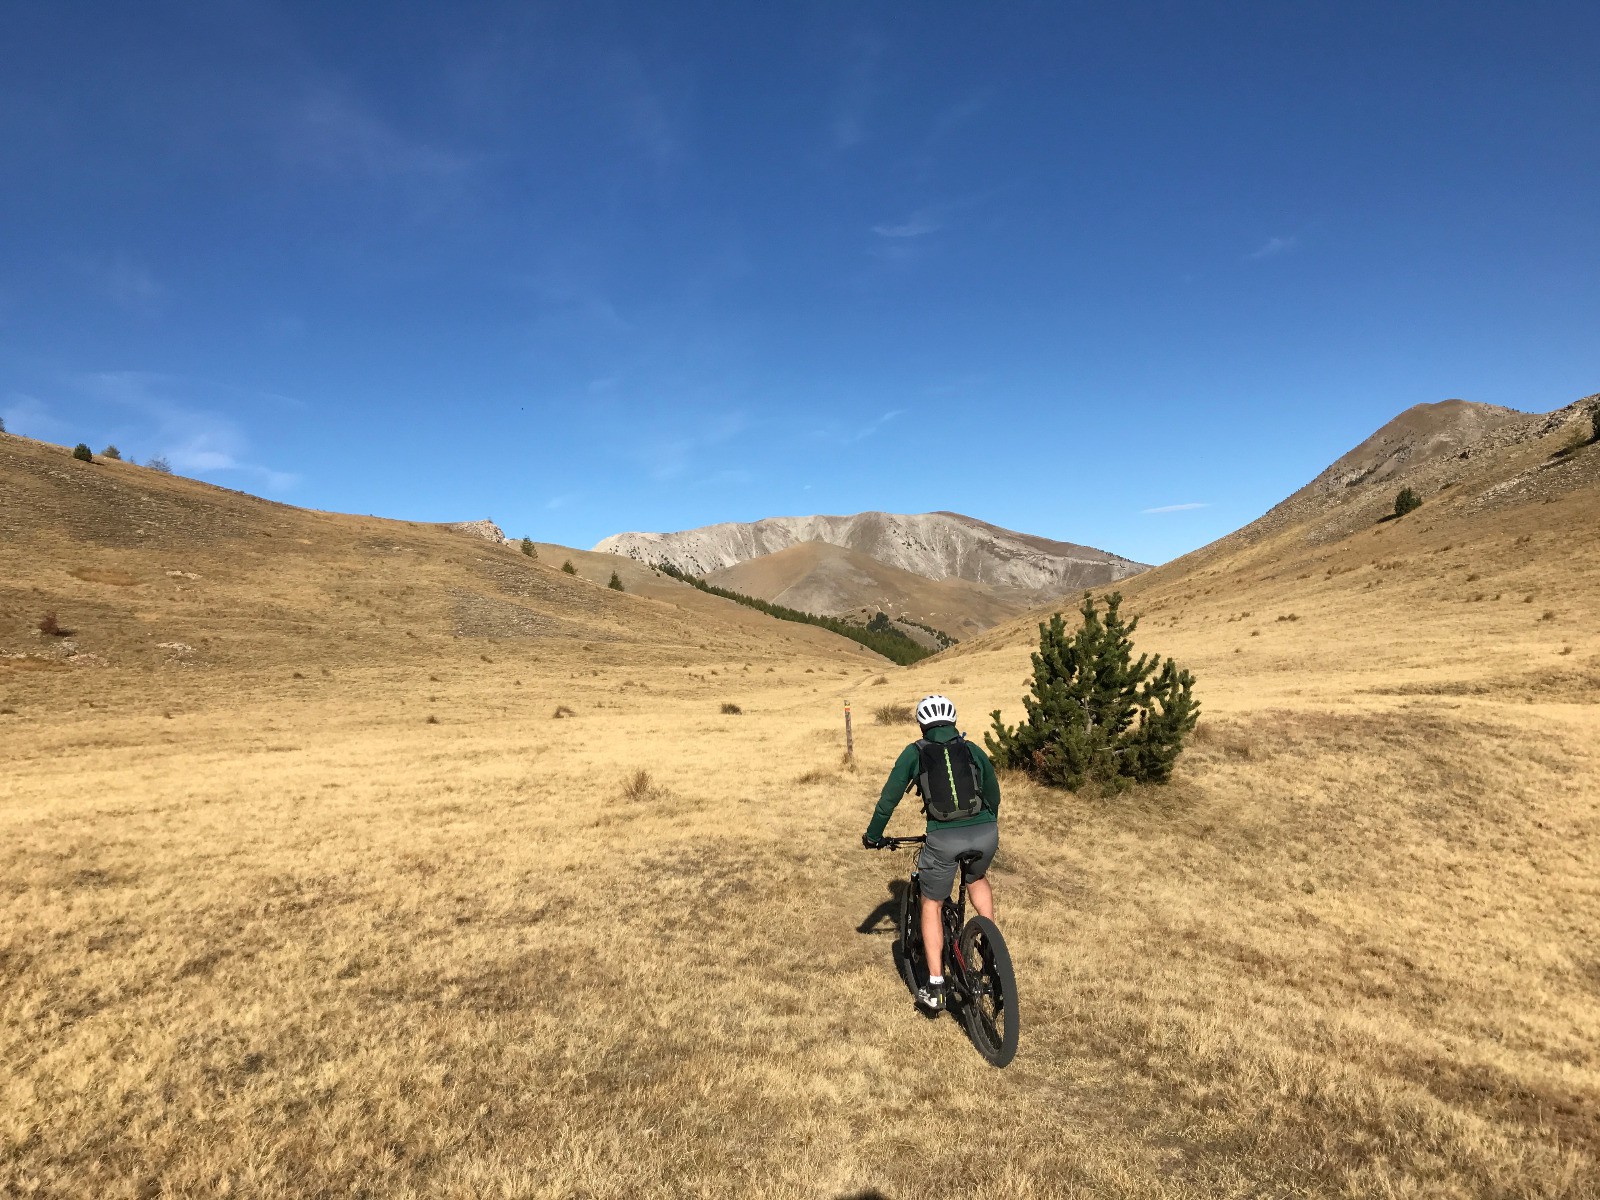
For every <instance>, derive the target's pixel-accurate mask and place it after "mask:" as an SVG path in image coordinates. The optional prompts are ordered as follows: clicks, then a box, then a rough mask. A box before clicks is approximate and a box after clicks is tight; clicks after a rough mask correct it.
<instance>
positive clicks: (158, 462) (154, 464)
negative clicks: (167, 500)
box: [144, 454, 172, 475]
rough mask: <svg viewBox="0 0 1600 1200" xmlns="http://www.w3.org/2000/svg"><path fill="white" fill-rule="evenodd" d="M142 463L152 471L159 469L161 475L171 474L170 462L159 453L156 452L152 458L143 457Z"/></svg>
mask: <svg viewBox="0 0 1600 1200" xmlns="http://www.w3.org/2000/svg"><path fill="white" fill-rule="evenodd" d="M144 465H145V466H147V467H149V468H150V469H151V470H152V471H160V472H161V473H162V474H163V475H171V474H172V464H171V463H169V462H168V461H167V460H166V459H165V458H163V457H161V455H159V454H157V455H156V456H155V457H154V458H147V459H145V463H144Z"/></svg>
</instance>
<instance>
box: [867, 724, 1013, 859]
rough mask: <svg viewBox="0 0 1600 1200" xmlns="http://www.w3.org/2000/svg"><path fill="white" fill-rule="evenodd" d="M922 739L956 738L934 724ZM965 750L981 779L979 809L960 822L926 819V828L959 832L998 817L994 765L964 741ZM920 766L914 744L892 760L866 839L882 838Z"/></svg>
mask: <svg viewBox="0 0 1600 1200" xmlns="http://www.w3.org/2000/svg"><path fill="white" fill-rule="evenodd" d="M924 736H925V737H926V738H927V739H928V740H929V741H930V742H939V743H944V742H953V741H955V738H956V729H955V726H954V725H938V726H935V727H934V728H932V729H930V730H928V732H927V733H926V734H925V735H924ZM967 749H969V750H971V751H972V761H973V762H975V763H977V764H978V773H979V774H980V775H981V776H982V777H983V809H982V811H980V812H979V813H978V815H977V816H975V817H968V818H967V819H966V820H964V821H933V820H930V821H929V822H928V828H929V829H962V828H965V827H966V826H968V825H987V824H989V823H991V822H993V821H995V820H996V819H998V817H999V816H1000V780H999V779H997V778H996V777H995V773H994V764H993V763H992V762H990V761H989V756H988V755H987V754H985V753H984V752H983V750H982V748H981V747H979V746H978V745H977V744H976V743H975V742H968V743H967ZM921 766H922V755H921V754H920V753H918V751H917V744H916V743H915V742H912V743H911V744H910V745H909V746H907V747H906V748H905V749H904V750H902V751H900V757H899V758H897V759H895V761H894V770H893V771H890V772H889V781H888V782H887V783H885V784H884V785H883V794H882V795H881V796H879V797H878V805H877V807H876V808H874V809H873V810H872V824H870V825H868V826H867V836H868V837H869V838H880V837H882V836H883V831H884V829H885V827H887V826H888V824H889V818H890V817H892V816H893V815H894V809H895V805H897V804H899V803H900V798H901V797H902V796H904V795H905V794H906V792H908V791H910V790H911V785H912V784H913V783H915V782H916V778H917V772H918V770H920V769H921Z"/></svg>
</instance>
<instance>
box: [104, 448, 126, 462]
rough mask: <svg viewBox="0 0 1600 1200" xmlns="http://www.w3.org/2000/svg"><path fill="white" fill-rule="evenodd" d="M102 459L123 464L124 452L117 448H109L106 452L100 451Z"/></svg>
mask: <svg viewBox="0 0 1600 1200" xmlns="http://www.w3.org/2000/svg"><path fill="white" fill-rule="evenodd" d="M100 457H101V458H109V459H111V460H112V461H114V462H121V461H122V451H121V450H118V449H117V448H116V447H115V446H107V447H106V448H105V449H104V450H102V451H100Z"/></svg>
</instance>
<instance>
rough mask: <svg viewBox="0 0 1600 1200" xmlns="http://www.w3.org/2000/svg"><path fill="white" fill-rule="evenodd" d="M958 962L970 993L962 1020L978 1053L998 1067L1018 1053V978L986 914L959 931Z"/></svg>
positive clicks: (993, 924)
mask: <svg viewBox="0 0 1600 1200" xmlns="http://www.w3.org/2000/svg"><path fill="white" fill-rule="evenodd" d="M960 947H961V961H962V962H963V964H965V966H966V973H967V979H968V980H969V981H970V983H971V986H972V996H971V998H970V999H967V1000H966V1003H965V1004H963V1005H962V1011H961V1020H962V1022H963V1023H964V1024H965V1025H966V1027H967V1036H968V1037H970V1038H971V1039H972V1044H973V1045H974V1046H975V1047H977V1050H978V1053H979V1054H981V1055H983V1057H984V1058H985V1059H986V1060H988V1061H989V1062H990V1063H991V1064H993V1065H994V1066H997V1067H1003V1066H1005V1065H1006V1064H1007V1063H1009V1062H1010V1061H1011V1060H1012V1059H1013V1058H1015V1057H1016V1054H1017V1036H1018V1034H1019V1033H1020V1032H1021V1026H1020V1023H1019V1021H1018V1016H1017V977H1016V973H1015V972H1014V971H1013V970H1012V969H1011V952H1010V951H1009V950H1007V949H1006V940H1005V938H1003V937H1001V936H1000V930H999V928H998V927H997V926H996V925H995V923H994V922H993V921H991V920H989V918H988V917H973V918H972V920H970V921H968V922H967V925H966V928H965V929H963V930H962V931H961V943H960Z"/></svg>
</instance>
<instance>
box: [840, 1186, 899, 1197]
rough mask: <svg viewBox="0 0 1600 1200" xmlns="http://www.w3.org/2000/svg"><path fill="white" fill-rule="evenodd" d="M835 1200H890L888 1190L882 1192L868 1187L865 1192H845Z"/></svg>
mask: <svg viewBox="0 0 1600 1200" xmlns="http://www.w3.org/2000/svg"><path fill="white" fill-rule="evenodd" d="M835 1200H889V1194H888V1193H887V1192H880V1191H879V1190H878V1189H877V1188H868V1189H867V1190H866V1191H864V1192H845V1193H843V1194H841V1195H839V1196H837V1197H835Z"/></svg>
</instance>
